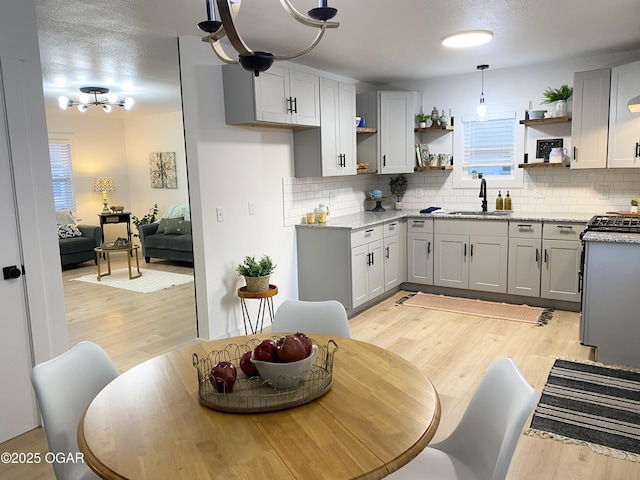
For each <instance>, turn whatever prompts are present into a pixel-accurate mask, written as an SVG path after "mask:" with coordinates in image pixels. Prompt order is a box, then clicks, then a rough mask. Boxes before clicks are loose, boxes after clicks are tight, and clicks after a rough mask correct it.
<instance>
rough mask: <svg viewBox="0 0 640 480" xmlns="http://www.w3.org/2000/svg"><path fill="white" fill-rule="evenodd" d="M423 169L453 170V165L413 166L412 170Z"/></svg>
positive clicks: (420, 170) (421, 170) (418, 170)
mask: <svg viewBox="0 0 640 480" xmlns="http://www.w3.org/2000/svg"><path fill="white" fill-rule="evenodd" d="M425 170H453V165H438V166H435V167H414V168H413V171H414V172H423V171H425Z"/></svg>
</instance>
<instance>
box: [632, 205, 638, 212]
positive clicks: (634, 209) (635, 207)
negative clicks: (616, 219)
mask: <svg viewBox="0 0 640 480" xmlns="http://www.w3.org/2000/svg"><path fill="white" fill-rule="evenodd" d="M631 213H638V205H631Z"/></svg>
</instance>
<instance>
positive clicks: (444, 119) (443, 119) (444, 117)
mask: <svg viewBox="0 0 640 480" xmlns="http://www.w3.org/2000/svg"><path fill="white" fill-rule="evenodd" d="M438 121H439V122H440V125H441V126H442V127H446V126H447V124H448V123H449V117H448V116H447V115H446V114H445V113H444V110H442V115H440V118H439V119H438Z"/></svg>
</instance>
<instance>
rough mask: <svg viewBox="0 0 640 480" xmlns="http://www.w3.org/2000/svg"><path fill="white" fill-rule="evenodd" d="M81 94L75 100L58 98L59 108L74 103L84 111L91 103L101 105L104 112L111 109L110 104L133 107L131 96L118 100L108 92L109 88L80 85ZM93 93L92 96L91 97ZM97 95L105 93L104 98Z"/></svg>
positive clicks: (128, 108) (126, 107)
mask: <svg viewBox="0 0 640 480" xmlns="http://www.w3.org/2000/svg"><path fill="white" fill-rule="evenodd" d="M80 92H82V94H81V95H80V97H79V101H78V102H75V101H73V100H69V99H68V98H67V97H65V96H62V97H59V98H58V105H59V106H60V108H61V109H63V110H66V109H67V108H69V107H73V106H74V105H77V106H78V110H80V111H81V112H86V111H87V108H89V107H90V106H92V105H95V106H100V107H102V110H104V111H105V112H106V113H109V112H110V111H111V107H112V106H117V107H122V108H124V109H125V110H131V107H133V98H131V97H127V98H125V99H124V100H120V101H118V97H117V96H116V95H114V94H109V89H108V88H104V87H82V88H81V89H80ZM91 95H93V98H91ZM98 95H107V98H106V99H102V100H100V99H98Z"/></svg>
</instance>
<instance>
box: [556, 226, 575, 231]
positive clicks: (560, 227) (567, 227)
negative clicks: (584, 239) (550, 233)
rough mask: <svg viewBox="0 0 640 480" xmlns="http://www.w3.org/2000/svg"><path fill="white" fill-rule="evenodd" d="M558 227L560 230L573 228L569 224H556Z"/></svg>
mask: <svg viewBox="0 0 640 480" xmlns="http://www.w3.org/2000/svg"><path fill="white" fill-rule="evenodd" d="M558 228H559V229H560V231H563V229H565V228H566V229H568V230H573V227H572V226H571V225H558Z"/></svg>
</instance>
